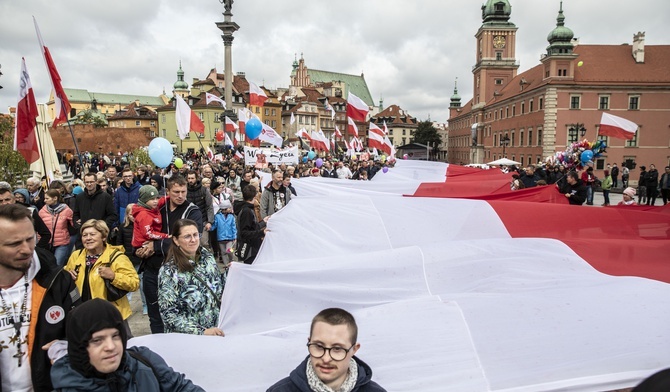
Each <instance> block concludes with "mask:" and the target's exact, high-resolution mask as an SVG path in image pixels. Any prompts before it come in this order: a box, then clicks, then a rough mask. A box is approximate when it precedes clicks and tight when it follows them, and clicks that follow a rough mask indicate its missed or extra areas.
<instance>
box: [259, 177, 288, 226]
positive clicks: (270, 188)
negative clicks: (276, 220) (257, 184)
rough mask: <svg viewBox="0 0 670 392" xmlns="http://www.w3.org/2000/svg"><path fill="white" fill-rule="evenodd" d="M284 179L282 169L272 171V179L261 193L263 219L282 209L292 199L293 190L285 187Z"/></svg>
mask: <svg viewBox="0 0 670 392" xmlns="http://www.w3.org/2000/svg"><path fill="white" fill-rule="evenodd" d="M287 175H288V174H287ZM283 181H284V173H282V171H281V170H275V171H274V172H272V181H271V182H270V183H269V184H268V185H267V186H266V187H265V189H263V194H262V195H261V218H262V219H265V217H266V216H271V215H272V214H274V213H275V212H277V211H279V210H281V209H282V208H284V207H285V206H286V205H287V204H288V202H289V201H291V191H289V190H288V189H286V187H284V184H283Z"/></svg>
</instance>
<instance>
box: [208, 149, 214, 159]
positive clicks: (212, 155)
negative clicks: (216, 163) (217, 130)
mask: <svg viewBox="0 0 670 392" xmlns="http://www.w3.org/2000/svg"><path fill="white" fill-rule="evenodd" d="M207 158H209V160H210V161H211V160H212V159H214V153H213V152H212V150H211V149H210V148H209V147H207Z"/></svg>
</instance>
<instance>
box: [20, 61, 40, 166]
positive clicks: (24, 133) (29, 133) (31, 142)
mask: <svg viewBox="0 0 670 392" xmlns="http://www.w3.org/2000/svg"><path fill="white" fill-rule="evenodd" d="M38 115H39V112H38V111H37V102H35V94H33V84H32V83H31V82H30V76H28V70H27V69H26V59H25V58H21V82H20V84H19V103H18V104H17V105H16V124H15V127H14V150H15V151H18V152H20V153H21V155H23V157H24V158H25V159H26V162H28V163H33V162H35V161H36V160H38V159H39V158H40V152H39V146H38V145H37V133H36V132H35V127H36V126H37V120H36V119H37V116H38Z"/></svg>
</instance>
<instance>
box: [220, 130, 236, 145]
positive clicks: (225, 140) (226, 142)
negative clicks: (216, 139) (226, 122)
mask: <svg viewBox="0 0 670 392" xmlns="http://www.w3.org/2000/svg"><path fill="white" fill-rule="evenodd" d="M223 145H224V146H230V147H235V145H234V144H233V141H232V140H230V136H228V132H224V133H223Z"/></svg>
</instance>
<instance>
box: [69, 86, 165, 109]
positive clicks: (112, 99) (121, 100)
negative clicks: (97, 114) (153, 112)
mask: <svg viewBox="0 0 670 392" xmlns="http://www.w3.org/2000/svg"><path fill="white" fill-rule="evenodd" d="M63 90H64V91H65V95H67V97H68V100H69V101H70V102H78V103H82V102H86V103H91V102H92V101H93V99H95V100H96V101H97V102H98V105H111V104H115V105H116V104H121V105H123V106H126V105H128V104H129V103H131V102H135V101H136V100H138V101H140V105H144V106H153V107H160V106H163V105H165V102H163V100H162V99H161V98H160V97H150V96H145V95H130V94H107V93H94V92H89V91H88V90H84V89H75V88H63Z"/></svg>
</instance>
